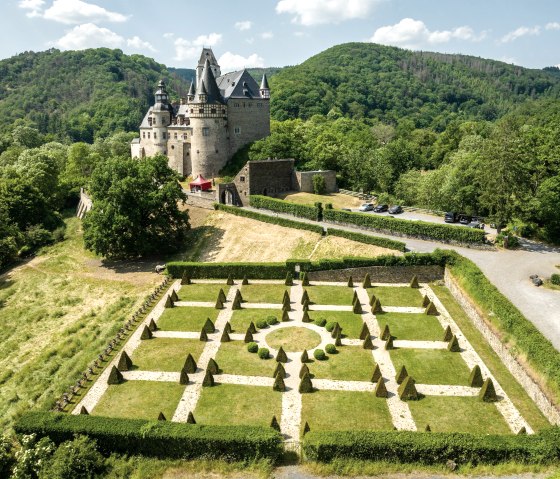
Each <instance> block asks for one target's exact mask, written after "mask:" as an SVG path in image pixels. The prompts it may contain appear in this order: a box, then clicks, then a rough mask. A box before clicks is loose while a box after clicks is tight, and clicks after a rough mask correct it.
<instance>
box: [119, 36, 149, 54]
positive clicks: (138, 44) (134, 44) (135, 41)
mask: <svg viewBox="0 0 560 479" xmlns="http://www.w3.org/2000/svg"><path fill="white" fill-rule="evenodd" d="M126 45H127V46H128V47H130V48H132V49H134V50H138V51H141V52H145V51H146V50H148V51H150V52H157V50H156V49H155V48H154V47H153V45H152V44H151V43H150V42H145V41H144V40H142V39H141V38H140V37H138V36H136V35H135V36H133V37H132V38H129V39H128V40H127V41H126Z"/></svg>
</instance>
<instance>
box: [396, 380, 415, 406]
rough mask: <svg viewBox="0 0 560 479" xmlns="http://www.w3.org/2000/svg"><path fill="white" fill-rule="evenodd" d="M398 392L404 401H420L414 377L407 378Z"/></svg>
mask: <svg viewBox="0 0 560 479" xmlns="http://www.w3.org/2000/svg"><path fill="white" fill-rule="evenodd" d="M397 392H398V394H399V398H401V400H402V401H415V400H417V399H419V396H418V391H417V390H416V381H414V378H413V377H412V376H407V377H406V378H405V380H404V381H403V382H402V383H401V385H400V386H399V389H398V391H397Z"/></svg>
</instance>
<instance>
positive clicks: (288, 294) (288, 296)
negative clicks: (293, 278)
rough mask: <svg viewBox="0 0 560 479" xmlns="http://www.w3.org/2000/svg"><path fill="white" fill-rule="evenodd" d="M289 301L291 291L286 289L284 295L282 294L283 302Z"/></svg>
mask: <svg viewBox="0 0 560 479" xmlns="http://www.w3.org/2000/svg"><path fill="white" fill-rule="evenodd" d="M285 302H287V303H288V304H289V303H290V293H288V291H286V290H284V295H283V296H282V304H283V303H285Z"/></svg>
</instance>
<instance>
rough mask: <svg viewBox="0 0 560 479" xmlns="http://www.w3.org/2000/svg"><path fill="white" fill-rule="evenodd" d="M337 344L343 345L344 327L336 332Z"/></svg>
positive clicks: (335, 341) (335, 340)
mask: <svg viewBox="0 0 560 479" xmlns="http://www.w3.org/2000/svg"><path fill="white" fill-rule="evenodd" d="M334 344H335V346H342V329H340V328H339V329H338V331H337V332H336V337H335V338H334Z"/></svg>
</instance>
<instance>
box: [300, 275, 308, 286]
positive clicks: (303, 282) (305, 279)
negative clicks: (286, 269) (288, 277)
mask: <svg viewBox="0 0 560 479" xmlns="http://www.w3.org/2000/svg"><path fill="white" fill-rule="evenodd" d="M301 285H302V286H309V277H308V276H307V273H302V275H301Z"/></svg>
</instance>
